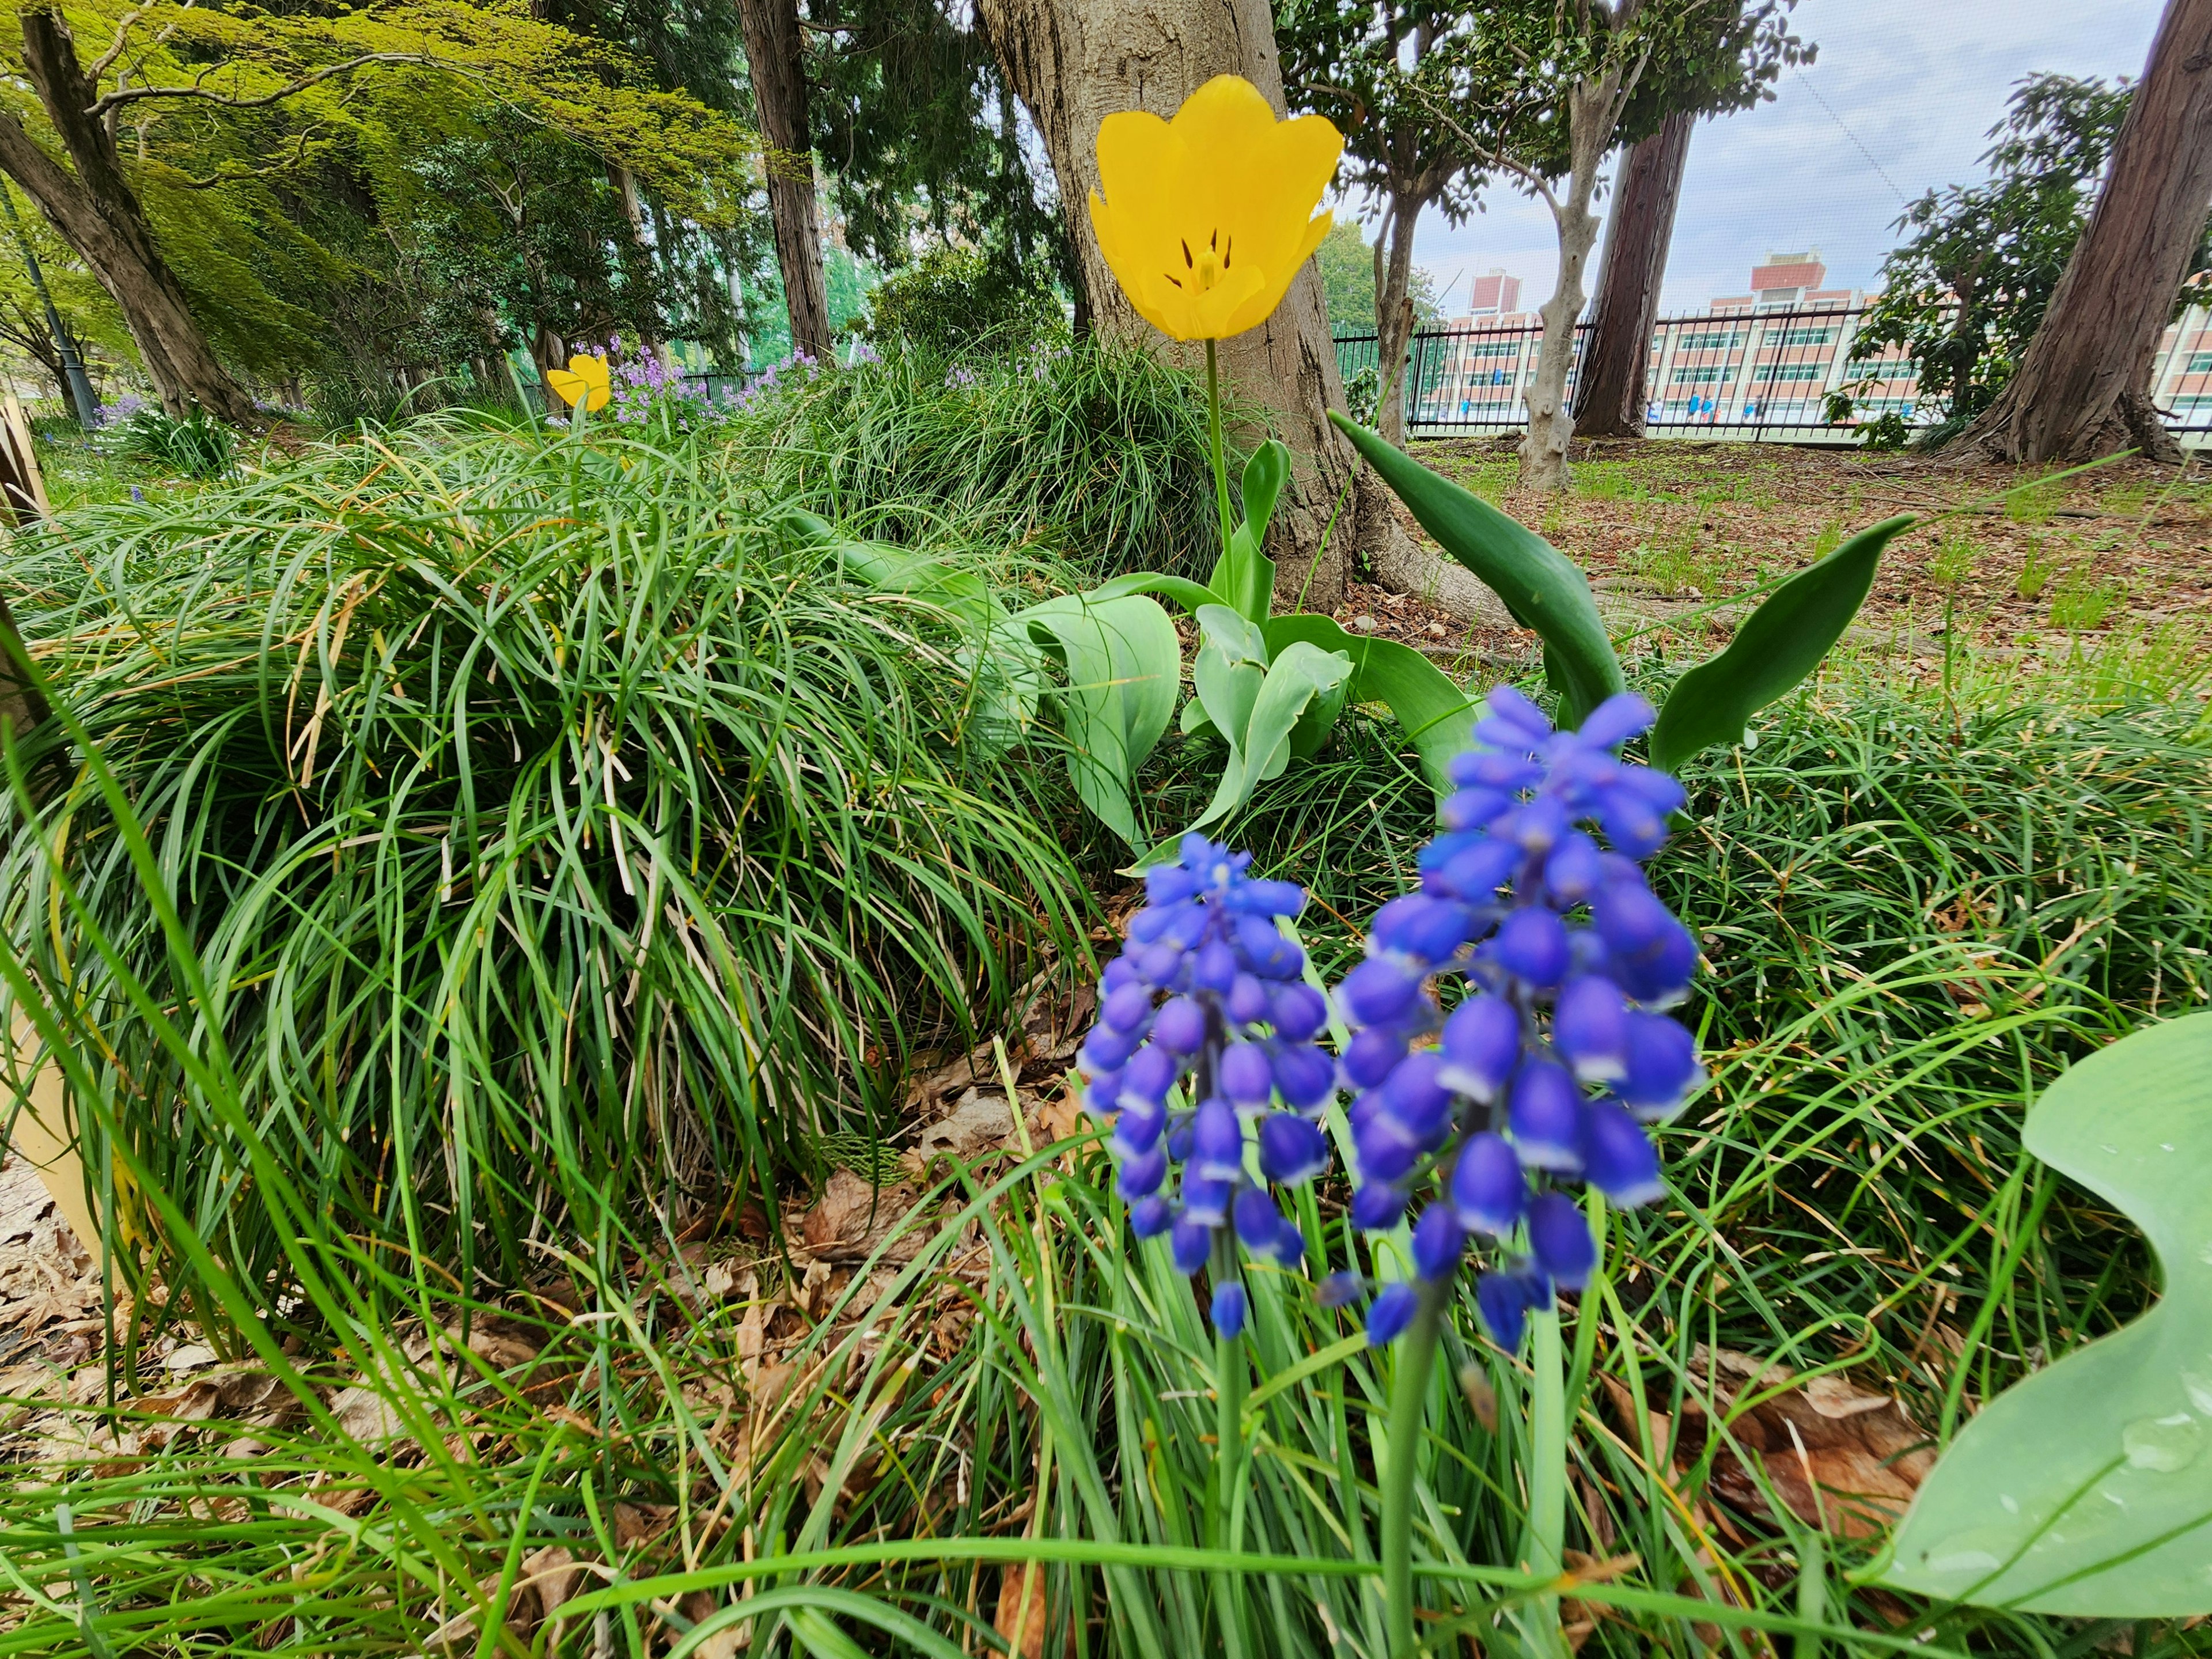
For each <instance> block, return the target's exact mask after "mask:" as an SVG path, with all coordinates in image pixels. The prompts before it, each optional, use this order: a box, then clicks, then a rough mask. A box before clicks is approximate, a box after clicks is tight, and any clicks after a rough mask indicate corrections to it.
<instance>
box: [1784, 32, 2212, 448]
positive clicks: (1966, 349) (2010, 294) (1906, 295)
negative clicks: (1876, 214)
mask: <svg viewBox="0 0 2212 1659" xmlns="http://www.w3.org/2000/svg"><path fill="white" fill-rule="evenodd" d="M2131 92H2132V88H2130V86H2129V85H2128V84H2127V83H2126V82H2119V83H2118V84H2117V85H2107V84H2106V82H2103V81H2101V80H2097V79H2089V80H2078V79H2075V77H2073V76H2065V75H2033V76H2028V77H2027V78H2026V79H2025V80H2023V81H2021V82H2019V84H2018V85H2017V86H2016V87H2015V89H2014V91H2013V94H2012V97H2011V99H2010V100H2008V103H2007V106H2006V112H2005V116H2004V118H2003V119H2002V120H2001V121H1999V122H1998V123H1997V124H1996V125H1995V126H1993V127H1991V128H1990V133H1989V136H1990V137H1991V138H1992V139H1994V140H1996V143H1993V144H1991V145H1990V148H1989V149H1987V150H1986V151H1984V153H1983V155H1982V162H1983V164H1984V166H1985V167H1988V169H1989V177H1988V178H1987V179H1984V180H1983V181H1982V182H1981V183H1979V184H1976V185H1948V186H1946V187H1945V188H1943V189H1942V190H1931V191H1928V192H1927V193H1926V194H1925V195H1923V197H1920V199H1919V200H1918V201H1917V202H1915V203H1913V204H1911V206H1910V207H1908V208H1907V209H1906V210H1905V213H1904V215H1903V216H1901V217H1900V218H1899V220H1898V221H1897V224H1896V228H1897V229H1899V230H1900V231H1905V232H1908V233H1910V234H1908V235H1907V236H1906V238H1905V240H1904V241H1903V242H1902V243H1900V244H1899V246H1897V248H1896V249H1895V250H1893V252H1891V253H1890V255H1889V256H1888V258H1886V259H1884V260H1883V261H1882V267H1881V283H1882V289H1881V294H1879V295H1877V296H1876V297H1875V300H1874V301H1872V303H1871V304H1869V307H1868V308H1867V314H1866V317H1865V319H1864V320H1863V323H1862V324H1861V325H1860V328H1859V334H1858V340H1857V353H1858V355H1859V356H1862V357H1869V356H1873V355H1874V354H1875V352H1876V351H1878V350H1881V349H1886V348H1890V347H1900V348H1902V349H1904V351H1905V355H1906V356H1909V357H1910V358H1911V360H1912V362H1913V365H1914V368H1915V370H1916V371H1917V374H1918V376H1919V385H1920V396H1921V398H1922V399H1923V401H1927V402H1934V403H1939V404H1940V405H1941V407H1942V412H1943V418H1942V421H1941V422H1938V423H1937V424H1936V426H1935V427H1934V428H1931V429H1930V430H1929V433H1928V434H1927V435H1926V437H1925V438H1924V439H1923V442H1924V443H1925V444H1926V445H1927V446H1928V447H1936V446H1937V445H1940V444H1942V443H1943V442H1945V441H1948V439H1949V438H1950V437H1952V436H1953V435H1954V434H1956V433H1957V432H1958V431H1959V430H1960V428H1962V427H1964V426H1965V425H1966V423H1967V422H1970V421H1972V419H1973V418H1974V417H1975V416H1978V415H1979V414H1980V413H1981V412H1982V411H1983V410H1985V409H1987V408H1988V407H1989V406H1990V404H1992V403H1994V402H1995V401H1996V397H1997V394H1998V392H2000V391H2001V390H2002V388H2003V386H2004V385H2005V382H2006V381H2007V380H2009V379H2010V378H2011V377H2012V374H2013V371H2014V368H2015V366H2016V365H2017V364H2018V363H2019V362H2020V359H2021V354H2022V353H2023V352H2024V351H2026V350H2027V344H2028V342H2029V341H2030V340H2032V339H2033V337H2034V336H2035V331H2036V330H2037V329H2038V328H2039V327H2040V326H2041V325H2042V322H2043V318H2044V313H2045V311H2046V310H2047V309H2048V308H2049V307H2050V304H2051V295H2052V293H2053V292H2054V291H2055V290H2056V289H2057V286H2058V279H2059V278H2060V277H2061V276H2063V275H2064V273H2065V270H2066V264H2067V261H2068V260H2069V258H2072V257H2073V252H2074V247H2075V243H2076V242H2077V241H2079V240H2080V239H2081V227H2082V225H2083V224H2084V223H2085V222H2087V219H2088V216H2089V210H2090V207H2091V205H2092V204H2093V203H2094V202H2095V200H2096V197H2097V190H2098V187H2099V185H2100V183H2101V181H2102V178H2103V175H2104V172H2105V168H2106V164H2107V162H2108V161H2110V160H2111V157H2112V143H2113V141H2114V140H2115V139H2116V138H2117V137H2118V136H2119V131H2120V126H2121V124H2122V123H2123V122H2124V120H2125V119H2126V118H2127V112H2128V105H2129V101H2130V95H2131ZM2206 253H2207V248H2206V246H2204V245H2203V244H2202V243H2200V245H2199V246H2198V249H2197V257H2196V258H2195V259H2194V260H2193V261H2192V262H2191V269H2192V270H2203V268H2204V267H2205V264H2206ZM1867 384H1869V383H1868V382H1867V381H1864V380H1861V381H1857V382H1855V383H1853V384H1851V385H1849V386H1845V387H1844V388H1843V389H1842V390H1841V391H1839V392H1837V393H1836V394H1834V395H1833V396H1832V397H1831V398H1829V400H1828V416H1829V418H1830V419H1831V420H1845V419H1848V418H1850V416H1851V414H1852V412H1853V410H1854V408H1855V406H1856V396H1857V395H1860V394H1862V392H1863V387H1864V386H1866V385H1867ZM1868 430H1869V434H1870V435H1872V436H1873V437H1874V438H1875V441H1877V442H1884V441H1901V439H1902V437H1903V435H1904V431H1905V428H1904V425H1903V422H1901V421H1899V420H1894V419H1892V420H1887V421H1878V422H1872V423H1870V424H1869V428H1868Z"/></svg>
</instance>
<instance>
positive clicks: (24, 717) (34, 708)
mask: <svg viewBox="0 0 2212 1659" xmlns="http://www.w3.org/2000/svg"><path fill="white" fill-rule="evenodd" d="M22 639H23V636H22V635H21V634H19V633H17V632H16V631H15V617H13V616H12V615H10V614H9V610H8V601H7V600H5V599H0V726H12V727H13V728H14V729H15V741H16V742H17V743H21V742H22V741H23V740H24V739H25V738H27V737H29V736H30V735H31V731H32V728H33V727H34V726H38V725H40V723H42V722H43V721H44V720H46V714H47V710H46V699H45V698H44V697H42V696H40V695H39V688H38V687H37V686H35V685H33V684H31V682H30V681H29V680H28V679H27V678H25V677H24V674H23V671H22V668H21V665H19V664H18V662H17V661H16V659H15V653H16V652H17V651H19V650H21V649H22Z"/></svg>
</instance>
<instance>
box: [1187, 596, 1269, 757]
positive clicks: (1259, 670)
mask: <svg viewBox="0 0 2212 1659" xmlns="http://www.w3.org/2000/svg"><path fill="white" fill-rule="evenodd" d="M1198 629H1199V647H1198V657H1197V659H1196V660H1195V661H1194V662H1193V663H1192V664H1191V667H1190V683H1191V687H1192V690H1194V691H1195V692H1196V693H1197V696H1195V697H1194V698H1193V699H1192V702H1190V703H1189V704H1187V705H1185V707H1184V710H1183V712H1184V714H1185V716H1186V717H1188V714H1189V712H1190V709H1191V708H1193V707H1195V708H1199V709H1200V710H1201V711H1202V712H1203V714H1204V715H1205V718H1206V723H1207V724H1209V725H1211V726H1212V728H1213V729H1214V731H1216V732H1221V733H1224V734H1227V733H1232V732H1234V733H1242V732H1243V730H1244V728H1245V727H1246V726H1249V724H1250V723H1251V720H1252V705H1253V704H1254V703H1255V702H1258V701H1259V700H1260V687H1261V685H1262V684H1264V683H1265V682H1266V680H1267V640H1266V638H1265V637H1264V636H1262V635H1261V632H1260V630H1259V629H1256V628H1255V627H1254V626H1253V625H1252V624H1251V623H1250V622H1249V621H1248V620H1246V619H1245V618H1244V617H1240V616H1239V615H1237V612H1236V611H1231V609H1230V608H1229V607H1228V606H1227V605H1201V606H1200V607H1199V612H1198ZM1197 729H1198V727H1197V726H1196V725H1195V723H1193V722H1190V721H1188V718H1186V723H1185V725H1184V726H1183V730H1184V732H1186V733H1188V732H1194V731H1196V730H1197ZM1236 741H1237V739H1236V738H1233V737H1232V738H1231V739H1230V742H1231V746H1232V747H1234V746H1235V744H1236Z"/></svg>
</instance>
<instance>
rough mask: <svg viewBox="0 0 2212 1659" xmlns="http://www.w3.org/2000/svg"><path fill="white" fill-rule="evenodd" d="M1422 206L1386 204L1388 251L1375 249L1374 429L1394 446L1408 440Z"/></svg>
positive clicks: (1378, 247) (1400, 203)
mask: <svg viewBox="0 0 2212 1659" xmlns="http://www.w3.org/2000/svg"><path fill="white" fill-rule="evenodd" d="M1420 222H1421V204H1420V203H1419V201H1409V200H1404V199H1401V200H1398V201H1394V202H1393V203H1391V204H1390V225H1389V254H1388V257H1387V258H1386V257H1385V255H1384V252H1383V246H1382V244H1381V243H1379V242H1378V243H1377V244H1376V249H1375V254H1376V264H1377V265H1378V266H1380V267H1381V276H1382V280H1381V281H1380V282H1379V283H1376V285H1375V362H1376V374H1377V379H1378V380H1379V381H1380V385H1379V386H1378V388H1377V395H1376V400H1375V429H1376V431H1377V432H1380V433H1381V434H1382V435H1383V436H1384V437H1386V438H1388V439H1389V441H1391V442H1392V443H1394V444H1403V443H1404V442H1405V441H1406V356H1407V351H1408V350H1409V349H1411V348H1412V344H1413V230H1414V228H1415V227H1416V226H1418V225H1419V223H1420Z"/></svg>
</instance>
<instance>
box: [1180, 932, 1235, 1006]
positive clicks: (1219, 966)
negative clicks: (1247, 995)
mask: <svg viewBox="0 0 2212 1659" xmlns="http://www.w3.org/2000/svg"><path fill="white" fill-rule="evenodd" d="M1236 981H1237V952H1236V951H1232V950H1231V949H1230V948H1229V945H1228V944H1227V943H1226V942H1225V941H1224V940H1221V939H1208V940H1206V943H1205V944H1203V945H1200V946H1199V947H1198V953H1197V954H1196V955H1195V956H1194V957H1191V959H1190V982H1191V983H1192V984H1193V985H1194V986H1195V987H1198V988H1199V989H1200V990H1201V991H1212V993H1214V994H1215V995H1217V996H1218V995H1220V994H1222V993H1224V992H1225V991H1227V990H1228V989H1229V987H1231V985H1233V984H1234V983H1236Z"/></svg>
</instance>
